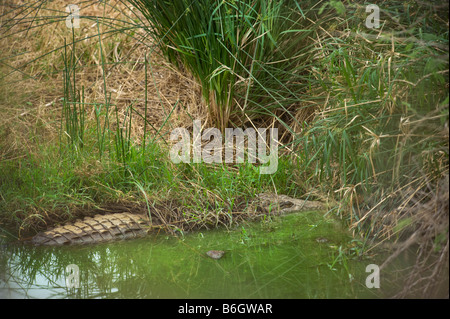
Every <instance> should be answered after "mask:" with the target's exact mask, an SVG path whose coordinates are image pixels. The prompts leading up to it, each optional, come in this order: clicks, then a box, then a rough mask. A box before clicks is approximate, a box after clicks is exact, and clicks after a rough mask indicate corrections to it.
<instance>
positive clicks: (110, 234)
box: [31, 213, 150, 246]
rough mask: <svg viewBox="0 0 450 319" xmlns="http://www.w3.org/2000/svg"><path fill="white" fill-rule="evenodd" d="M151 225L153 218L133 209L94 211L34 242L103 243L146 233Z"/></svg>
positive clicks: (35, 237)
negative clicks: (119, 211)
mask: <svg viewBox="0 0 450 319" xmlns="http://www.w3.org/2000/svg"><path fill="white" fill-rule="evenodd" d="M149 226H150V222H149V221H148V220H146V219H145V218H144V217H143V216H141V215H135V214H130V213H116V214H106V215H95V216H94V217H86V218H84V219H83V220H81V221H76V222H74V223H70V224H66V225H63V226H59V227H55V228H53V229H50V230H47V231H44V232H41V233H38V234H37V235H36V236H34V237H33V238H32V240H31V242H32V243H33V244H35V245H47V246H54V245H68V244H90V243H100V242H105V241H112V240H118V239H128V238H136V237H143V236H145V235H147V232H148V231H149V230H150V227H149Z"/></svg>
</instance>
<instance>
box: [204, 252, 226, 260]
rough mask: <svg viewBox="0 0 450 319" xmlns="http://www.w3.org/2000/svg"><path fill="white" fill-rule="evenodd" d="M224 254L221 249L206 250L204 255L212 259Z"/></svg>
mask: <svg viewBox="0 0 450 319" xmlns="http://www.w3.org/2000/svg"><path fill="white" fill-rule="evenodd" d="M224 254H225V252H224V251H223V250H210V251H207V252H206V255H208V257H211V258H212V259H220V258H222V256H223V255H224Z"/></svg>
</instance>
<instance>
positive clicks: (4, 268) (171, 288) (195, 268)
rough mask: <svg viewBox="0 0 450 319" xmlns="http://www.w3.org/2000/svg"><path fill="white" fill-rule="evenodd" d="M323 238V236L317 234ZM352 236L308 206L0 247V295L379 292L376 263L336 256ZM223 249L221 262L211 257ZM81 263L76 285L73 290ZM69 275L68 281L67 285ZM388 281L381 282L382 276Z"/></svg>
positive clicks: (192, 295)
mask: <svg viewBox="0 0 450 319" xmlns="http://www.w3.org/2000/svg"><path fill="white" fill-rule="evenodd" d="M322 237H326V238H327V241H326V242H325V241H319V240H317V238H322ZM349 242H350V238H349V236H348V235H347V234H346V233H345V232H343V231H342V230H341V229H340V227H338V224H337V223H336V222H335V221H334V220H329V219H325V218H323V217H322V216H321V215H320V214H318V213H314V212H311V213H302V214H298V215H292V216H289V217H286V218H284V219H280V220H277V221H275V222H271V223H268V224H262V223H258V224H254V225H244V226H241V227H240V228H237V229H235V230H233V231H227V230H216V231H208V232H199V233H192V234H188V235H186V236H185V237H184V238H180V239H179V238H174V237H167V236H165V235H163V236H161V235H160V236H153V237H151V236H150V237H147V238H143V239H136V240H130V241H124V242H114V243H104V244H99V245H87V246H64V247H33V246H26V245H8V246H5V245H3V247H2V254H1V257H0V298H365V297H369V298H373V297H380V296H383V293H384V292H383V290H382V289H368V288H367V287H366V286H365V279H366V277H367V275H368V274H367V273H365V268H366V266H367V265H368V264H371V263H373V262H374V261H373V260H371V261H356V260H350V259H345V258H339V256H340V252H341V251H342V249H343V247H345V245H347V244H348V243H349ZM211 249H221V250H225V251H226V253H225V255H224V257H223V258H221V259H220V260H214V259H211V258H209V257H207V256H206V255H205V252H206V251H208V250H211ZM68 265H76V266H78V268H79V287H78V288H70V286H71V285H73V284H74V283H75V284H76V282H73V281H71V280H70V279H73V276H74V275H76V273H73V272H67V271H66V267H67V266H68ZM66 279H69V281H68V282H67V283H66ZM382 285H383V283H382Z"/></svg>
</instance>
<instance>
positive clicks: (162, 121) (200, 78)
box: [0, 0, 449, 282]
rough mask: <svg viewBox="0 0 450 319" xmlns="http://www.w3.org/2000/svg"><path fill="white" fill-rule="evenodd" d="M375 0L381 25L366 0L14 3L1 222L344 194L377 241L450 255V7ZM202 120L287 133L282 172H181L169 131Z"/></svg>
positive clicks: (2, 68)
mask: <svg viewBox="0 0 450 319" xmlns="http://www.w3.org/2000/svg"><path fill="white" fill-rule="evenodd" d="M153 4H154V6H153ZM378 5H379V7H380V10H381V12H380V17H381V22H382V26H381V28H379V29H370V28H367V27H366V26H365V18H366V16H367V13H366V12H365V4H364V3H362V2H357V3H353V2H347V1H323V2H321V3H319V4H309V3H307V2H298V1H277V2H272V1H258V2H253V1H246V0H242V1H233V2H229V1H212V2H211V1H203V0H201V1H194V2H189V1H183V0H179V1H175V2H173V4H172V5H170V6H169V5H167V4H166V3H165V2H164V1H152V2H149V1H137V0H135V1H105V2H102V3H98V2H96V1H85V2H82V3H80V6H81V8H82V10H81V15H82V19H81V28H80V29H67V28H66V26H65V18H66V16H67V13H65V11H64V8H65V3H64V2H62V1H52V2H47V1H36V2H33V3H31V4H21V3H19V2H18V3H17V4H11V5H7V4H3V5H2V6H1V7H0V9H1V14H0V25H1V29H0V30H1V33H0V44H1V47H2V51H1V55H0V79H1V80H0V81H1V82H0V90H1V92H2V93H1V95H0V112H1V114H2V116H1V120H0V136H1V139H0V181H1V183H0V198H1V202H0V210H1V211H2V212H3V213H1V215H0V222H1V223H2V225H12V226H13V227H12V228H13V229H15V230H19V229H22V230H26V229H33V228H39V227H41V228H42V226H43V225H44V223H43V222H42V221H47V222H48V221H49V220H58V221H60V222H62V221H64V220H67V219H70V218H74V217H76V216H71V213H72V212H73V211H76V209H75V207H85V208H87V207H96V206H101V205H102V204H105V203H123V202H131V203H146V205H153V204H154V203H158V202H161V201H164V200H167V199H173V198H176V199H179V200H180V202H181V203H182V204H184V206H186V207H189V208H190V209H191V210H192V211H199V212H208V211H210V210H215V211H217V212H226V211H227V210H233V209H235V208H238V207H239V208H241V206H242V205H245V202H246V200H248V199H249V198H251V197H252V196H254V195H255V194H256V193H259V192H263V191H272V192H278V193H283V194H288V195H291V196H294V197H302V198H310V199H326V198H330V199H333V200H335V201H336V202H337V203H338V204H337V205H336V206H335V207H333V208H332V209H331V211H330V212H329V213H330V214H336V215H337V216H340V217H341V218H342V219H343V220H344V221H346V223H347V224H348V226H349V228H350V229H352V230H353V232H354V235H355V237H357V238H360V239H362V241H363V242H364V245H363V246H364V247H366V250H368V251H369V252H370V251H371V250H372V249H373V248H372V247H374V246H376V245H378V244H379V242H380V241H383V240H398V241H399V242H402V243H407V245H404V244H399V245H398V250H397V253H400V252H401V251H402V250H406V249H408V247H411V245H419V247H420V251H421V254H419V256H420V257H419V259H418V265H419V264H421V263H422V262H423V260H424V259H426V258H428V257H426V256H428V255H427V252H430V251H433V252H434V253H437V254H440V255H441V256H442V258H441V259H442V260H444V261H445V260H448V212H447V211H448V182H447V183H445V181H446V180H447V181H448V157H449V152H448V17H447V14H446V13H448V4H447V5H445V4H436V3H420V2H414V1H413V2H410V3H403V2H400V1H391V2H389V3H388V2H384V1H381V2H379V3H378ZM133 7H134V8H133ZM193 119H200V120H202V123H205V126H206V127H217V128H219V129H221V130H222V131H223V129H224V128H225V127H229V126H235V127H242V128H247V127H272V126H274V127H278V129H279V133H280V134H279V135H280V136H279V140H280V143H281V144H280V152H279V153H280V159H279V166H278V170H277V172H276V173H275V174H273V175H269V176H265V175H259V174H258V170H257V166H256V165H253V164H248V163H245V164H239V165H237V164H236V165H222V164H206V163H199V164H193V163H191V164H179V165H175V164H174V163H172V162H171V161H170V159H169V157H168V153H169V148H170V146H171V145H170V141H169V135H170V132H171V130H172V129H173V128H175V127H186V128H187V129H188V130H192V123H193ZM446 178H447V179H446ZM49 216H51V218H49ZM199 219H202V216H200V215H199ZM0 227H2V228H6V227H5V226H1V225H0ZM419 234H420V236H419ZM419 237H420V240H419V239H418V238H419ZM445 256H447V258H446V257H445ZM444 264H445V263H444ZM442 265H443V264H442V263H438V264H436V268H434V269H435V270H436V273H439V272H441V271H442V269H443V268H442V267H444V268H445V265H444V266H442ZM415 280H418V279H417V278H416V277H414V276H412V277H411V282H414V281H415Z"/></svg>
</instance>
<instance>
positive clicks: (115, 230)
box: [31, 193, 325, 246]
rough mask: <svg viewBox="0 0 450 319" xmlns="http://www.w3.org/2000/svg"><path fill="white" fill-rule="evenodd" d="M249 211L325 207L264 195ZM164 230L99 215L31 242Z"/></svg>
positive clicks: (142, 218)
mask: <svg viewBox="0 0 450 319" xmlns="http://www.w3.org/2000/svg"><path fill="white" fill-rule="evenodd" d="M249 208H250V210H253V211H255V212H260V213H261V214H274V215H283V214H289V213H293V212H298V211H302V210H323V209H325V205H324V203H322V202H319V201H305V200H301V199H296V198H291V197H289V196H286V195H275V194H271V193H263V194H259V195H257V197H256V199H255V201H254V202H253V203H252V204H251V205H250V206H249ZM161 227H162V225H161V223H159V222H158V223H157V222H156V221H155V220H154V221H153V223H152V220H151V219H150V218H149V216H148V215H145V214H133V213H128V212H121V213H112V214H104V215H100V214H97V215H95V216H93V217H85V218H84V219H82V220H78V221H75V222H72V223H67V224H65V225H62V226H58V227H54V228H51V229H49V230H46V231H43V232H40V233H38V234H36V235H35V236H34V237H33V238H32V239H31V243H32V244H34V245H45V246H59V245H68V244H92V243H101V242H107V241H112V240H120V239H122V240H123V239H130V238H138V237H144V236H146V235H147V234H148V233H150V232H152V231H153V230H154V229H155V228H161Z"/></svg>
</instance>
